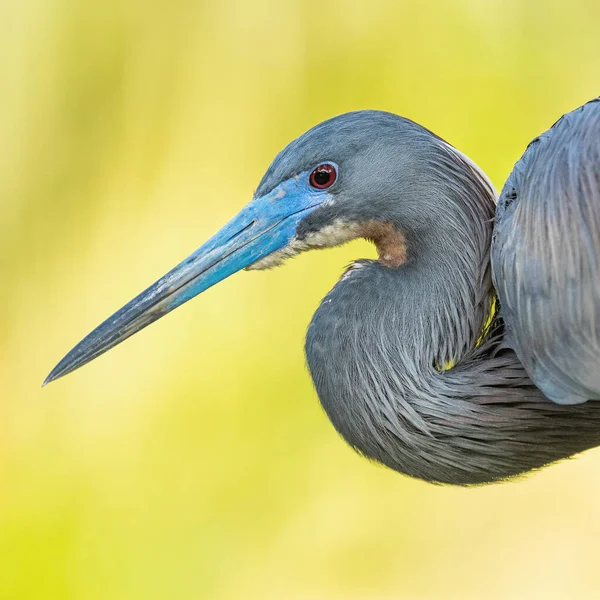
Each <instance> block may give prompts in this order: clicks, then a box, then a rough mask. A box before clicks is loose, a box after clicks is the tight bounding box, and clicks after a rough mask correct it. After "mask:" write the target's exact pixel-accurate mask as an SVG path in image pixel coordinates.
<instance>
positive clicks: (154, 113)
mask: <svg viewBox="0 0 600 600" xmlns="http://www.w3.org/2000/svg"><path fill="white" fill-rule="evenodd" d="M0 23H2V25H1V26H0V27H1V29H0V31H1V35H0V67H1V73H2V76H1V82H0V132H1V135H0V206H1V210H0V249H1V253H0V265H1V269H2V271H1V274H2V280H3V292H2V296H1V300H0V302H1V303H2V306H1V311H0V598H2V599H5V598H6V599H11V600H12V599H15V600H21V599H29V598H35V599H38V598H39V599H54V598H57V599H77V600H100V599H103V600H104V599H110V600H120V599H127V600H132V599H138V598H139V599H144V600H151V599H164V598H177V599H178V600H186V599H199V598H202V599H204V598H207V599H211V600H212V599H218V600H229V599H236V600H237V599H254V598H256V599H265V600H268V599H281V598H286V599H339V600H341V599H344V600H352V599H392V598H394V599H395V598H440V599H442V598H484V597H485V598H544V599H548V598H597V597H600V583H599V579H598V575H597V569H598V544H599V539H600V450H596V451H591V452H588V453H587V454H586V455H585V456H584V457H582V458H578V459H577V460H575V461H568V462H566V463H563V464H561V465H559V466H555V467H552V468H550V469H547V470H545V471H543V472H542V473H539V474H536V475H534V476H531V477H529V478H527V479H525V480H523V481H521V482H517V483H511V484H503V485H495V486H492V487H485V488H477V489H466V490H465V489H452V488H446V487H435V486H431V485H427V484H424V483H421V482H418V481H413V480H410V479H408V478H406V477H403V476H401V475H398V474H396V473H393V472H391V471H388V470H385V469H383V468H381V467H376V466H373V465H371V464H369V463H368V462H367V461H365V460H362V459H360V458H359V457H358V456H356V455H355V454H354V453H353V452H352V451H351V450H350V449H349V448H348V447H347V446H346V445H345V443H343V442H342V441H341V439H340V438H339V437H338V436H337V434H336V433H335V431H334V430H333V428H332V426H331V425H330V424H329V422H328V421H327V418H326V417H325V415H324V413H323V412H322V410H321V408H320V406H319V403H318V400H317V397H316V394H315V393H314V391H313V389H312V385H311V382H310V378H309V375H308V373H307V371H306V368H305V365H304V356H303V339H304V332H305V329H306V326H307V324H308V322H309V319H310V316H311V315H312V313H313V311H314V310H315V308H316V306H317V304H318V302H319V299H320V298H321V297H322V296H323V295H324V294H325V293H326V292H327V291H328V290H329V288H330V287H331V286H332V285H333V284H334V283H335V281H336V280H337V278H338V277H339V275H340V273H341V271H342V268H343V267H344V265H346V264H347V263H348V262H349V261H350V260H351V259H352V258H356V257H359V256H365V255H367V256H373V255H374V253H373V251H372V249H371V248H370V247H369V246H368V245H367V244H365V243H359V242H356V243H354V244H351V245H349V246H348V247H345V248H342V249H338V250H332V251H329V252H323V253H312V254H307V255H304V256H302V257H300V258H298V259H296V260H294V261H291V262H290V263H289V264H288V265H287V266H286V267H285V268H283V269H279V270H275V271H271V272H263V273H241V274H238V275H236V276H234V277H232V278H231V279H228V280H227V281H225V282H223V283H222V284H220V285H219V286H217V287H215V288H213V289H211V290H209V291H208V292H207V293H205V294H203V295H202V296H200V297H199V298H197V299H196V300H194V301H193V302H191V303H190V304H188V305H186V306H185V307H184V308H181V309H179V310H178V311H176V312H175V313H173V314H172V315H169V317H167V318H165V319H163V320H161V321H160V322H158V323H157V324H155V325H154V326H152V327H151V328H149V329H147V330H145V331H144V332H143V333H140V334H139V335H137V336H135V337H134V338H132V339H131V340H130V341H128V342H126V343H125V344H124V345H123V346H120V347H119V348H117V349H114V350H112V351H111V352H109V353H108V354H107V355H105V356H103V357H102V358H100V359H99V360H97V361H95V362H94V363H93V364H91V365H88V366H87V367H85V368H84V369H82V370H81V371H78V372H77V373H75V374H73V375H70V376H69V377H67V378H66V379H64V380H61V381H59V382H57V383H54V384H52V385H50V386H49V387H47V388H44V389H43V390H42V389H41V388H40V384H41V382H42V380H43V379H44V377H45V376H46V374H47V373H48V371H49V370H50V369H51V368H52V367H53V366H54V364H55V363H56V362H57V361H58V359H60V358H61V357H62V355H63V354H64V353H65V352H66V351H67V350H69V349H70V348H71V347H72V346H73V345H74V343H75V342H77V341H78V340H79V339H80V338H81V337H83V335H84V334H86V333H88V332H89V331H90V330H91V329H92V328H93V327H95V326H96V325H97V324H98V323H100V321H101V320H103V319H104V318H105V317H107V316H108V315H109V314H110V313H112V312H113V311H114V310H115V309H117V308H118V307H119V306H121V305H122V304H123V303H124V302H126V301H128V300H129V299H130V298H132V297H133V296H134V295H135V294H136V293H138V292H139V291H141V290H142V289H143V288H145V287H146V286H147V285H148V284H149V283H151V282H152V281H154V280H155V279H156V278H157V277H158V276H160V275H162V274H163V273H164V272H165V271H167V270H168V269H169V268H170V267H172V266H173V265H175V264H176V263H177V262H179V261H180V260H181V259H182V258H183V257H185V256H186V255H187V254H189V253H190V252H191V251H192V250H194V249H195V248H196V247H197V246H199V245H200V243H201V242H203V241H204V240H205V239H206V238H207V237H209V236H210V235H211V234H212V233H213V232H214V231H216V230H217V229H218V228H219V227H220V225H221V224H223V223H224V222H225V221H226V220H227V219H228V218H229V217H230V216H232V215H233V214H234V213H235V212H237V210H238V209H239V208H240V207H241V206H242V205H243V204H245V203H246V202H247V201H248V200H249V199H250V198H251V195H252V191H253V189H254V188H255V186H256V185H257V183H258V181H259V179H260V177H261V175H262V173H263V172H264V170H265V169H266V167H267V166H268V164H269V162H270V161H271V159H272V158H273V156H274V155H275V154H276V153H277V152H278V151H279V150H280V149H281V148H282V147H283V146H284V145H285V144H286V143H287V142H288V141H290V140H291V139H292V138H294V137H296V136H298V135H299V134H301V133H302V132H303V131H304V130H306V129H307V128H308V127H310V126H311V125H313V124H315V123H317V122H319V121H321V120H323V119H325V118H327V117H330V116H333V115H335V114H338V113H341V112H344V111H348V110H353V109H359V108H379V109H385V110H389V111H393V112H396V113H399V114H402V115H404V116H407V117H410V118H412V119H414V120H416V121H418V122H420V123H421V124H423V125H425V126H426V127H428V128H430V129H432V130H433V131H435V132H436V133H438V134H439V135H441V136H443V137H444V138H446V139H447V140H448V141H450V142H451V143H453V144H454V145H455V146H457V147H458V148H459V149H461V150H462V151H464V152H465V153H467V154H468V155H469V156H470V157H472V158H473V159H474V160H475V161H476V162H478V163H479V164H480V165H481V166H482V167H483V168H484V170H486V171H487V173H488V174H489V175H490V176H491V177H492V179H493V181H494V182H495V184H496V185H497V186H498V187H500V186H501V185H502V182H503V181H504V179H505V177H506V176H507V174H508V173H509V171H510V169H511V166H512V164H513V163H514V162H515V161H516V160H517V159H518V158H519V156H520V155H521V153H522V152H523V150H524V148H525V145H526V144H527V142H528V141H529V140H530V139H531V138H533V137H534V136H535V135H536V134H538V133H540V132H541V131H543V130H545V129H546V128H547V127H548V126H550V125H551V124H552V123H553V122H554V120H556V119H557V118H558V117H559V116H560V115H561V114H563V113H564V112H566V111H568V110H571V109H572V108H575V107H576V106H578V105H580V104H582V103H583V102H585V101H586V100H588V99H590V98H592V97H594V96H596V95H598V94H599V93H600V82H599V79H600V61H599V57H600V34H599V33H598V32H599V31H600V27H599V25H600V4H599V3H598V2H597V0H572V1H571V2H568V3H564V2H547V1H544V0H535V1H533V0H528V1H527V2H524V1H522V0H506V1H500V0H493V1H486V2H484V1H482V0H471V1H462V2H457V1H454V2H452V1H449V0H447V1H436V2H433V1H431V2H423V1H417V0H413V1H394V0H389V1H380V0H369V1H368V2H341V1H338V0H330V1H329V2H318V1H315V0H309V1H307V0H304V1H300V0H279V1H270V0H252V1H245V0H225V1H217V0H213V1H210V2H198V1H195V2H192V1H190V0H169V1H168V2H167V1H166V0H161V1H155V2H148V1H145V2H143V1H141V0H89V1H87V2H73V1H69V0H25V1H23V2H16V1H13V2H11V1H9V0H3V2H1V3H0Z"/></svg>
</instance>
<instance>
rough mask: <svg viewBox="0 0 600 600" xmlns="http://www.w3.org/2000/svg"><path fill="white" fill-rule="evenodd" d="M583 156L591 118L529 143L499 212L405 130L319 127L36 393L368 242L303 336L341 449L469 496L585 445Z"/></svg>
mask: <svg viewBox="0 0 600 600" xmlns="http://www.w3.org/2000/svg"><path fill="white" fill-rule="evenodd" d="M599 140H600V102H598V101H593V102H591V103H588V104H587V105H585V106H584V107H582V108H580V109H578V110H576V111H573V112H572V113H570V114H568V115H566V116H565V117H563V118H562V119H561V120H560V121H559V122H558V123H557V124H556V125H555V126H554V127H553V128H551V129H550V130H549V131H548V132H546V133H545V134H543V135H542V136H540V137H539V138H537V139H536V140H534V142H532V143H531V144H530V146H529V147H528V149H527V150H526V152H525V154H524V155H523V157H522V158H521V160H520V161H519V162H518V163H517V164H516V166H515V168H514V171H513V172H512V174H511V175H510V177H509V178H508V180H507V182H506V185H505V186H504V189H503V191H502V194H501V197H500V202H499V204H498V209H497V210H496V192H495V191H494V189H493V186H492V185H491V183H490V182H489V180H488V179H487V178H486V176H485V175H484V174H483V172H482V171H481V170H480V169H479V168H478V167H477V166H476V165H475V164H474V163H472V162H471V161H470V160H469V159H468V158H467V157H465V156H464V155H462V154H461V153H460V152H458V151H457V150H456V149H455V148H453V147H452V146H450V145H449V144H447V143H446V142H445V141H443V140H442V139H441V138H439V137H437V136H436V135H434V134H433V133H431V132H430V131H428V130H426V129H424V128H423V127H421V126H419V125H417V124H416V123H414V122H412V121H409V120H408V119H404V118H401V117H398V116H396V115H392V114H389V113H385V112H378V111H359V112H354V113H349V114H346V115H341V116H339V117H336V118H333V119H330V120H329V121H325V122H324V123H321V124H320V125H317V126H316V127H314V128H313V129H311V130H310V131H308V132H307V133H305V134H304V135H302V136H301V137H299V138H298V139H297V140H294V141H293V142H292V143H291V144H289V145H288V146H287V147H286V148H285V149H284V150H282V151H281V152H280V153H279V154H278V156H277V157H276V158H275V160H274V161H273V163H272V164H271V166H270V167H269V169H268V170H267V172H266V174H265V175H264V177H263V179H262V181H261V182H260V185H259V186H258V189H257V192H256V194H255V197H254V199H253V200H252V202H251V203H250V204H249V205H247V206H246V207H245V208H244V209H242V211H241V212H240V214H239V215H238V216H237V217H235V218H234V219H233V220H232V221H230V222H229V223H228V224H227V225H226V226H225V227H224V228H223V229H222V230H221V231H220V232H218V233H217V234H216V235H215V236H213V237H212V238H211V239H210V240H208V242H206V243H205V244H204V245H203V246H202V247H201V248H200V249H199V250H198V251H196V252H195V253H194V254H192V255H191V256H190V257H188V258H187V259H186V260H184V261H183V262H182V263H180V264H179V265H178V266H176V267H175V268H174V269H172V270H171V271H170V272H169V273H168V274H167V275H166V276H164V277H163V278H161V279H159V280H158V281H157V282H156V283H155V284H154V285H152V286H150V287H149V288H148V289H147V290H146V291H144V292H142V294H140V295H139V296H138V297H137V298H135V299H134V300H132V301H131V302H130V303H129V304H127V305H126V306H125V307H123V308H122V309H121V310H119V311H118V312H117V313H115V315H113V316H112V317H110V318H109V319H107V320H106V321H105V322H104V323H103V324H102V325H100V326H99V327H98V328H96V330H94V331H93V332H92V333H91V334H89V335H88V336H87V337H86V338H85V339H84V340H82V342H80V343H79V344H78V345H77V346H76V347H75V348H74V349H73V350H71V352H70V353H68V354H67V355H66V356H65V358H63V360H62V361H60V363H59V364H58V365H57V366H56V367H55V369H54V370H53V371H52V373H51V374H50V375H49V376H48V378H47V380H46V381H47V382H48V381H52V380H54V379H57V378H58V377H62V376H63V375H65V374H66V373H69V372H71V371H72V370H74V369H76V368H78V367H80V366H81V365H83V364H85V363H87V362H89V361H90V360H92V359H94V358H95V357H97V356H99V355H100V354H102V353H103V352H105V351H106V350H108V349H109V348H112V347H114V346H115V345H116V344H118V343H120V342H121V341H123V340H124V339H126V338H127V337H129V336H130V335H132V334H133V333H135V332H136V331H139V330H140V329H141V328H143V327H145V326H146V325H148V324H149V323H151V322H152V321H154V320H156V319H157V318H160V317H161V316H163V315H164V314H166V313H167V312H169V311H171V310H173V309H174V308H176V307H177V306H180V305H181V304H183V303H184V302H186V301H187V300H189V299H190V298H192V297H194V296H195V295H197V294H199V293H201V292H202V291H204V290H205V289H207V288H208V287H210V286H211V285H214V284H215V283H217V282H218V281H220V280H221V279H223V278H224V277H227V276H229V275H230V274H232V273H233V272H235V271H237V270H239V269H241V268H251V269H260V268H269V267H272V266H276V265H278V264H281V263H282V262H283V261H284V260H285V259H286V258H289V257H290V256H293V255H294V254H297V253H299V252H302V251H305V250H309V249H312V248H323V247H328V246H334V245H339V244H342V243H345V242H347V241H348V240H350V239H353V238H356V237H364V238H367V239H370V240H372V241H373V242H374V243H375V245H376V247H377V250H378V254H379V258H378V260H358V261H356V262H354V263H353V264H352V265H350V267H349V268H348V269H347V270H346V272H345V273H344V275H343V276H342V278H341V279H340V281H339V282H338V283H337V284H336V285H335V286H334V288H333V289H332V290H331V291H330V292H329V294H327V296H326V297H325V298H324V300H323V301H322V303H321V304H320V306H319V308H318V309H317V311H316V313H315V315H314V317H313V319H312V322H311V323H310V326H309V328H308V332H307V336H306V358H307V362H308V366H309V369H310V373H311V375H312V378H313V381H314V384H315V387H316V390H317V393H318V396H319V398H320V400H321V403H322V405H323V407H324V409H325V411H326V412H327V414H328V415H329V418H330V419H331V421H332V423H333V425H334V426H335V428H336V429H337V430H338V431H339V433H340V434H341V435H342V436H343V437H344V438H345V440H346V441H347V442H348V443H349V444H350V445H351V446H352V447H353V448H355V449H356V450H357V451H358V452H360V453H361V454H363V455H364V456H366V457H368V458H370V459H373V460H375V461H378V462H380V463H383V464H385V465H387V466H389V467H391V468H392V469H395V470H397V471H400V472H402V473H406V474H408V475H411V476H414V477H419V478H421V479H424V480H426V481H432V482H438V483H451V484H459V485H469V484H479V483H485V482H491V481H497V480H501V479H505V478H509V477H513V476H515V475H519V474H522V473H525V472H527V471H530V470H532V469H536V468H539V467H542V466H544V465H547V464H549V463H552V462H554V461H557V460H560V459H562V458H566V457H568V456H571V455H573V454H575V453H577V452H581V451H583V450H586V449H587V448H591V447H593V446H596V445H599V444H600V402H597V401H594V400H598V399H600V141H599ZM317 176H318V177H317ZM490 251H491V258H490ZM492 272H493V277H494V282H495V286H494V284H493V283H492ZM496 290H497V291H496ZM496 294H498V298H497V297H496ZM498 304H499V310H497V311H495V308H497V306H498ZM544 394H545V395H544ZM588 400H589V401H588Z"/></svg>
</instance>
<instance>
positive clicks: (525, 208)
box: [492, 98, 600, 404]
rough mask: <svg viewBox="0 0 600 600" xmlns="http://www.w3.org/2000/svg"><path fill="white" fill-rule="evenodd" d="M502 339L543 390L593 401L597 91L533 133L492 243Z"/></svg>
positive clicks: (598, 258) (599, 334)
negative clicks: (503, 329)
mask: <svg viewBox="0 0 600 600" xmlns="http://www.w3.org/2000/svg"><path fill="white" fill-rule="evenodd" d="M492 270H493V277H494V285H495V286H496V290H497V291H498V297H499V300H500V307H501V308H500V311H501V312H500V314H501V316H502V317H503V318H504V322H505V325H506V336H507V337H506V341H507V343H508V345H510V346H512V347H513V348H514V350H515V352H516V353H517V355H518V357H519V359H520V360H521V362H522V363H523V365H524V366H525V369H526V370H527V373H528V374H529V376H530V377H531V379H532V380H533V382H534V383H535V384H536V385H537V387H538V388H540V390H541V391H542V392H543V393H544V395H545V396H547V397H548V398H550V399H551V400H553V401H554V402H557V403H559V404H577V403H580V402H585V401H586V400H591V399H600V98H596V99H595V100H592V101H591V102H588V103H587V104H585V105H584V106H582V107H580V108H578V109H576V110H574V111H573V112H570V113H568V114H566V115H565V116H563V117H562V118H561V119H560V120H559V121H557V122H556V123H555V124H554V125H553V126H552V127H551V128H550V129H549V130H548V131H547V132H545V133H544V134H542V135H541V136H539V137H538V138H536V139H535V140H533V141H532V142H531V143H530V144H529V146H528V147H527V149H526V150H525V154H523V156H522V157H521V159H520V160H519V162H518V163H517V164H516V165H515V168H514V169H513V171H512V173H511V174H510V176H509V178H508V179H507V181H506V183H505V185H504V188H503V190H502V193H501V194H500V199H499V201H498V208H497V211H496V220H495V226H494V235H493V242H492Z"/></svg>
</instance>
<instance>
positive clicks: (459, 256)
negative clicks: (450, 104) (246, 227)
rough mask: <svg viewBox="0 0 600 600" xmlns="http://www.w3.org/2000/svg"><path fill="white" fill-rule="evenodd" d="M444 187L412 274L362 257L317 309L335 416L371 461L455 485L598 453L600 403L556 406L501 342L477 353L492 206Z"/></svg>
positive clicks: (315, 353)
mask: <svg viewBox="0 0 600 600" xmlns="http://www.w3.org/2000/svg"><path fill="white" fill-rule="evenodd" d="M463 169H464V165H463ZM462 174H463V175H464V172H463V173H462ZM459 181H460V178H459ZM445 189H446V193H445V195H443V196H442V198H441V201H440V202H439V205H438V206H439V212H438V213H437V214H436V218H435V219H434V220H433V226H432V227H430V229H429V230H428V231H427V233H425V234H420V233H419V232H417V231H406V230H404V231H403V235H404V237H405V239H406V240H407V256H406V261H405V263H404V264H403V265H402V266H400V267H398V268H390V267H387V266H385V265H384V264H383V263H382V262H380V261H372V260H362V261H357V262H356V263H354V264H353V265H351V267H350V268H349V269H348V271H347V272H346V273H345V274H344V276H343V277H342V278H341V280H340V281H339V282H338V284H337V285H336V286H335V287H334V288H333V289H332V290H331V292H330V293H329V294H328V295H327V296H326V297H325V298H324V300H323V302H322V303H321V305H320V306H319V308H318V310H317V311H316V313H315V315H314V317H313V320H312V322H311V324H310V326H309V328H308V332H307V337H306V356H307V361H308V365H309V368H310V372H311V375H312V378H313V381H314V384H315V387H316V390H317V393H318V395H319V398H320V400H321V403H322V405H323V407H324V409H325V411H326V412H327V414H328V416H329V418H330V419H331V421H332V422H333V424H334V426H335V427H336V429H337V430H338V432H339V433H340V434H341V435H342V436H343V437H344V438H345V439H346V441H347V442H348V443H349V444H350V445H351V446H353V447H354V448H355V449H357V450H358V451H359V452H360V453H361V454H364V455H366V456H367V457H369V458H372V459H374V460H377V461H378V462H381V463H383V464H385V465H387V466H389V467H391V468H393V469H395V470H397V471H400V472H402V473H406V474H409V475H412V476H415V477H419V478H422V479H425V480H428V481H436V482H442V483H453V484H474V483H484V482H488V481H495V480H498V479H504V478H507V477H511V476H514V475H517V474H520V473H523V472H526V471H529V470H531V469H533V468H538V467H541V466H543V465H545V464H548V463H550V462H553V461H556V460H558V459H560V458H564V457H566V456H569V455H571V454H573V453H575V452H580V451H582V450H584V449H586V448H589V447H591V446H594V445H597V444H598V443H600V404H598V403H591V402H588V403H586V404H581V405H579V406H567V407H565V406H560V405H556V404H554V403H552V402H551V401H549V400H548V399H546V398H544V397H543V396H542V394H541V393H540V392H539V390H538V389H537V388H535V386H533V384H532V383H531V381H530V380H529V378H528V377H527V375H526V373H525V371H524V369H523V367H522V365H521V364H520V362H519V361H518V359H517V358H516V356H515V354H514V353H513V352H512V351H510V350H507V349H503V347H502V344H501V340H498V339H492V338H490V337H489V336H488V338H486V339H485V340H484V342H483V343H482V344H480V345H477V341H478V338H479V336H480V334H481V330H482V327H483V325H484V323H485V320H486V318H487V316H488V314H489V308H490V303H491V300H492V298H493V297H494V290H493V287H492V283H491V277H490V266H489V247H490V241H491V233H492V231H491V229H492V225H491V217H490V210H491V209H490V206H489V204H487V203H482V202H480V200H481V197H480V196H478V195H477V194H474V195H473V194H472V195H471V196H470V197H469V195H468V192H469V188H468V187H467V186H464V185H462V186H458V185H454V186H448V185H447V186H446V188H445ZM487 200H488V201H489V200H490V198H489V196H488V198H487ZM492 206H493V204H492ZM397 226H398V227H399V228H400V227H401V226H402V222H401V220H399V221H398V223H397ZM447 362H452V363H453V364H454V365H455V366H453V367H452V368H451V369H449V370H448V371H445V372H444V371H442V372H440V371H439V370H438V369H436V366H438V367H439V366H443V365H445V364H446V363H447ZM565 409H566V410H565ZM573 432H576V435H573Z"/></svg>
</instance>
